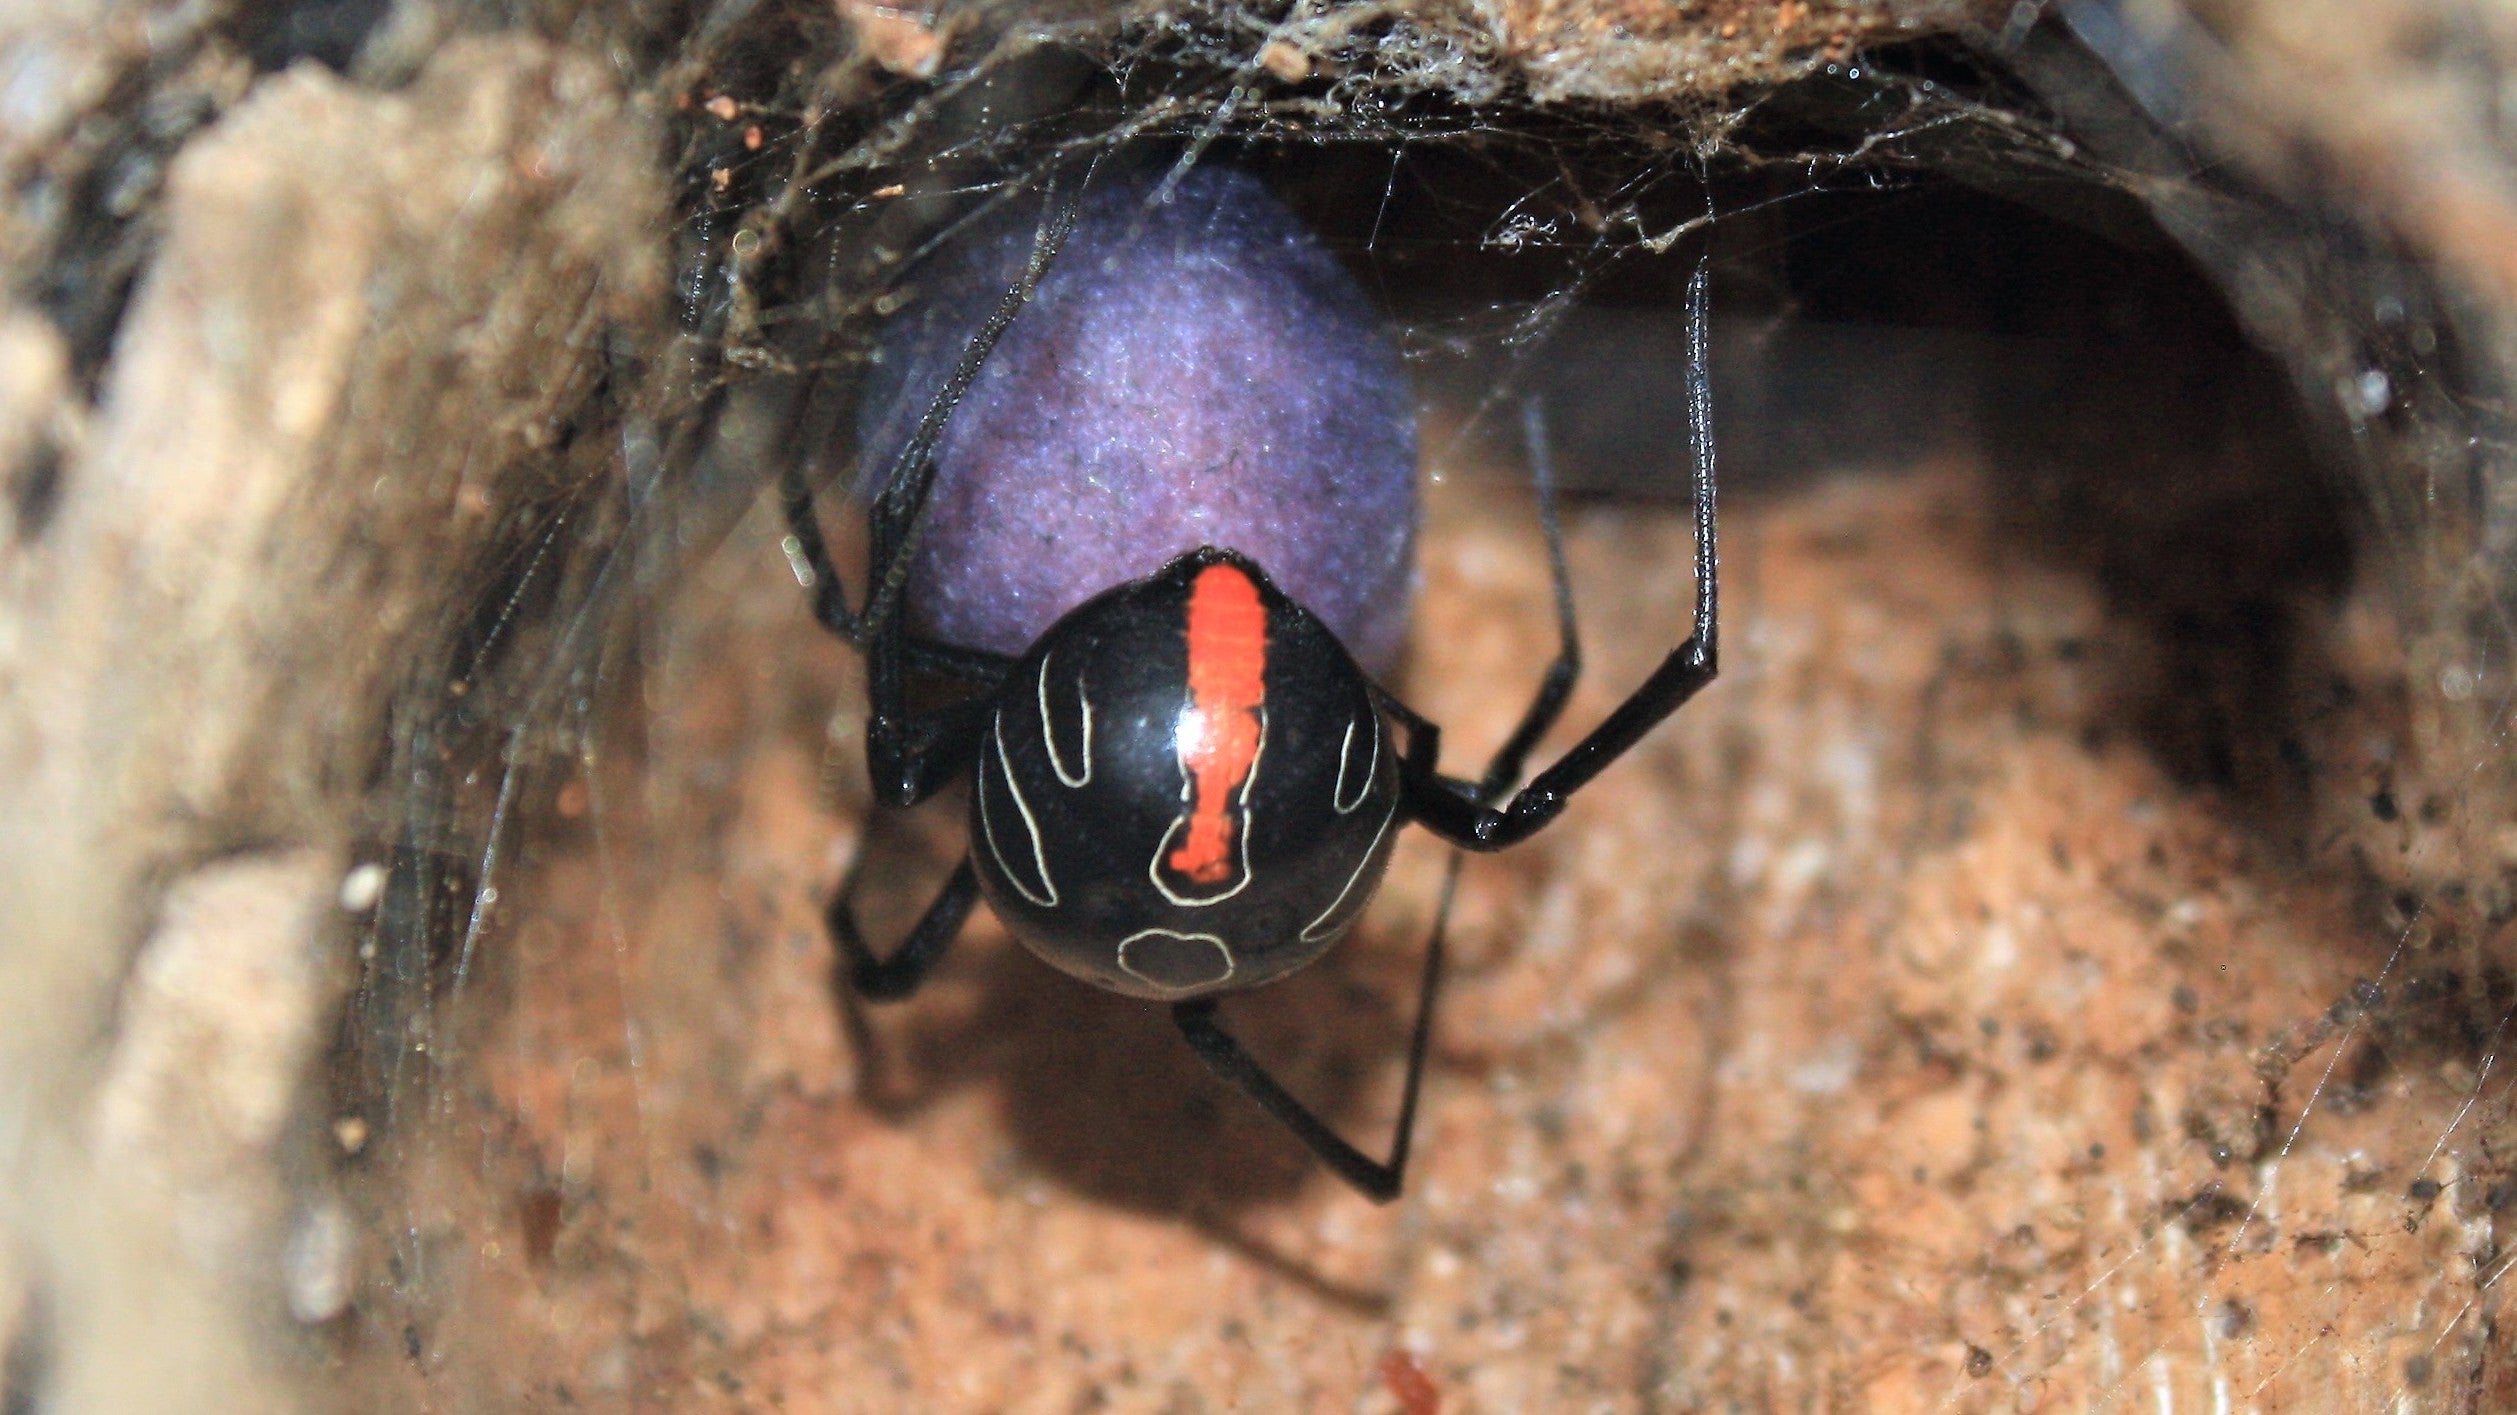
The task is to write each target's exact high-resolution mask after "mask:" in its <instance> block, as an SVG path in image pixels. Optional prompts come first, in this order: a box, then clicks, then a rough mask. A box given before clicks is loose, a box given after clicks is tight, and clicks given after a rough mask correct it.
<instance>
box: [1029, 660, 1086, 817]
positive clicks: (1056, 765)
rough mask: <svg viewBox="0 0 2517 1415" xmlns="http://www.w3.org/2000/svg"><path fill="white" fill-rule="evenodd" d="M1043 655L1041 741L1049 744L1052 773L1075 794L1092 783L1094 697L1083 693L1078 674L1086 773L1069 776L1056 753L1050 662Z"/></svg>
mask: <svg viewBox="0 0 2517 1415" xmlns="http://www.w3.org/2000/svg"><path fill="white" fill-rule="evenodd" d="M1050 657H1051V655H1048V654H1042V655H1041V656H1040V694H1039V696H1040V740H1041V741H1043V742H1046V743H1048V744H1049V770H1051V771H1054V772H1056V773H1057V779H1058V780H1059V781H1060V782H1061V783H1063V784H1064V785H1065V787H1066V788H1067V789H1068V790H1070V791H1072V790H1074V789H1075V788H1076V787H1079V786H1082V785H1084V784H1085V783H1087V782H1089V781H1091V780H1092V698H1091V697H1090V696H1089V695H1087V694H1086V693H1085V692H1084V678H1083V675H1082V674H1080V673H1079V674H1077V675H1075V701H1076V702H1078V703H1081V704H1082V705H1083V708H1084V753H1083V755H1084V770H1083V772H1082V773H1081V774H1080V775H1076V776H1069V775H1067V774H1066V762H1065V761H1064V760H1063V759H1062V758H1060V757H1059V756H1058V754H1057V728H1056V727H1055V726H1054V725H1052V724H1051V723H1050V721H1049V659H1050Z"/></svg>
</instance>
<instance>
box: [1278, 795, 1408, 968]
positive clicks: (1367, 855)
mask: <svg viewBox="0 0 2517 1415" xmlns="http://www.w3.org/2000/svg"><path fill="white" fill-rule="evenodd" d="M1396 819H1398V798H1397V797H1396V796H1392V797H1391V798H1390V810H1389V814H1387V815H1385V816H1383V817H1381V828H1380V829H1379V830H1376V831H1374V832H1372V845H1371V848H1369V849H1367V850H1365V851H1364V852H1363V858H1362V859H1360V860H1357V861H1356V862H1355V872H1354V873H1353V874H1350V875H1348V876H1346V887H1345V888H1344V889H1341V890H1339V891H1337V897H1336V898H1335V899H1332V900H1330V901H1329V905H1328V907H1327V908H1326V909H1323V910H1321V911H1320V917H1318V918H1316V919H1313V920H1312V921H1311V922H1309V923H1307V924H1305V925H1303V926H1302V941H1303V942H1304V943H1317V942H1318V941H1319V940H1321V939H1323V938H1325V937H1327V936H1328V930H1327V924H1328V921H1329V920H1331V919H1334V918H1336V917H1337V911H1338V910H1340V909H1343V908H1345V907H1346V896H1347V895H1349V894H1352V893H1354V892H1355V881H1357V880H1359V879H1362V878H1363V872H1364V871H1365V870H1367V869H1370V868H1371V867H1372V857H1373V856H1375V855H1378V854H1379V853H1381V838H1382V837H1383V836H1386V835H1388V834H1389V833H1390V822H1391V821H1394V820H1396Z"/></svg>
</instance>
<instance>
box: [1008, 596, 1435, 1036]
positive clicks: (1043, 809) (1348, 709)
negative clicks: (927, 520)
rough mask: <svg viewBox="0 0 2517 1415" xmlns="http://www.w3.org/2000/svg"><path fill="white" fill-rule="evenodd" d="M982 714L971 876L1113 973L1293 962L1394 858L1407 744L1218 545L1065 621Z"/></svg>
mask: <svg viewBox="0 0 2517 1415" xmlns="http://www.w3.org/2000/svg"><path fill="white" fill-rule="evenodd" d="M1245 629H1246V630H1255V631H1256V632H1255V633H1239V632H1236V631H1237V630H1245ZM1201 689H1202V690H1203V691H1201ZM986 731H987V736H986V740H985V741H983V742H982V743H981V744H980V748H979V759H978V763H977V784H976V787H975V789H973V790H972V791H971V793H970V844H971V854H972V858H973V859H974V860H975V861H976V862H977V866H978V874H979V885H980V890H981V892H982V893H983V894H984V895H985V896H986V897H987V901H988V905H989V907H990V908H992V909H994V910H995V911H996V915H997V917H998V918H1000V919H1003V920H1004V921H1005V926H1006V927H1007V928H1009V929H1011V930H1012V931H1013V932H1014V934H1015V936H1016V937H1018V938H1020V939H1021V940H1022V941H1023V942H1024V943H1025V944H1026V945H1028V946H1029V947H1030V948H1031V951H1032V952H1034V953H1036V954H1038V955H1040V957H1041V958H1042V959H1044V960H1046V961H1047V962H1048V963H1049V964H1050V965H1051V966H1053V967H1056V968H1058V969H1060V970H1062V971H1064V972H1067V973H1071V974H1073V975H1074V976H1076V977H1079V978H1082V979H1083V980H1085V981H1086V982H1089V983H1095V984H1098V985H1099V986H1101V987H1105V988H1108V989H1110V990H1111V991H1113V992H1121V993H1126V994H1128V995H1129V996H1131V997H1142V998H1150V999H1153V1000H1156V1001H1162V1002H1177V1001H1181V1000H1184V999H1188V998H1198V997H1207V996H1211V995H1214V994H1217V993H1222V992H1228V991H1236V990H1238V989H1241V988H1249V987H1256V986H1258V985H1259V984H1261V983H1265V982H1270V981H1273V980H1274V979H1276V978H1280V977H1283V976H1284V975H1285V974H1287V973H1289V972H1292V971H1293V970H1294V969H1296V968H1299V967H1301V966H1302V965H1303V964H1305V963H1308V962H1310V961H1311V960H1312V959H1314V958H1317V957H1319V956H1320V954H1322V953H1323V952H1326V951H1327V949H1328V947H1329V945H1331V944H1333V943H1335V942H1336V941H1337V939H1338V938H1339V936H1340V935H1342V934H1344V933H1345V931H1346V928H1347V926H1348V925H1349V924H1351V923H1353V922H1354V917H1355V915H1356V914H1357V913H1359V912H1361V910H1362V908H1363V905H1364V902H1365V901H1366V900H1368V899H1370V898H1371V897H1372V891H1373V889H1374V887H1375V886H1377V885H1378V884H1379V883H1380V876H1381V870H1382V867H1383V866H1385V865H1386V864H1387V863H1388V862H1389V847H1390V839H1391V836H1392V835H1393V834H1394V832H1393V830H1392V826H1393V825H1395V823H1396V816H1397V812H1398V796H1399V787H1398V779H1399V773H1398V762H1397V759H1396V756H1397V754H1396V753H1395V752H1394V751H1392V750H1391V749H1390V745H1389V737H1390V732H1389V729H1388V728H1387V727H1386V726H1385V725H1384V723H1383V722H1382V718H1381V714H1380V711H1379V709H1378V708H1376V707H1375V706H1374V705H1373V701H1372V692H1371V687H1370V685H1369V684H1368V683H1367V682H1366V681H1365V679H1364V676H1363V673H1362V671H1361V670H1359V669H1358V668H1356V667H1355V663H1354V660H1353V659H1351V658H1349V657H1348V656H1347V654H1346V650H1345V648H1344V647H1343V646H1342V645H1340V644H1339V643H1338V642H1337V639H1336V638H1335V637H1334V636H1333V635H1331V634H1330V633H1329V632H1328V629H1327V627H1326V626H1324V625H1322V624H1321V623H1320V621H1319V620H1318V619H1317V618H1315V617H1314V616H1313V615H1312V614H1311V612H1310V611H1309V610H1307V609H1304V608H1303V607H1302V606H1300V605H1298V604H1296V603H1294V602H1293V601H1292V600H1290V599H1287V598H1285V597H1284V596H1283V595H1282V594H1280V593H1278V592H1277V590H1276V587H1275V586H1274V585H1272V584H1270V583H1269V582H1268V580H1267V576H1266V575H1265V573H1263V572H1262V571H1260V569H1259V568H1258V567H1257V566H1256V565H1254V564H1252V563H1251V562H1250V561H1248V560H1246V559H1244V558H1242V557H1241V556H1239V555H1236V554H1234V553H1232V552H1231V551H1228V550H1216V549H1213V548H1211V547H1210V548H1204V549H1199V550H1195V551H1192V552H1190V553H1188V554H1186V555H1183V556H1181V557H1179V558H1178V559H1177V560H1174V561H1172V562H1171V563H1170V564H1169V565H1167V566H1165V567H1164V568H1163V569H1162V570H1161V571H1159V572H1158V573H1156V574H1155V575H1154V576H1152V577H1151V578H1149V579H1144V580H1137V581H1134V582H1132V583H1129V584H1125V585H1121V586H1119V587H1118V588H1116V589H1113V590H1110V591H1108V592H1107V593H1104V594H1102V595H1101V596H1099V597H1098V598H1096V599H1093V600H1091V601H1090V602H1088V603H1086V604H1084V605H1083V606H1081V607H1080V608H1078V609H1076V610H1075V611H1074V612H1072V613H1070V614H1068V615H1067V616H1066V617H1065V618H1064V619H1061V620H1059V621H1058V623H1057V624H1056V625H1055V626H1054V627H1053V628H1051V629H1050V630H1049V632H1048V633H1047V634H1045V635H1043V636H1042V638H1041V640H1040V642H1039V643H1038V644H1036V645H1034V646H1033V647H1032V650H1031V651H1030V652H1029V653H1027V654H1025V655H1024V656H1023V657H1022V658H1021V659H1019V660H1017V661H1016V662H1015V664H1014V668H1013V671H1012V672H1011V673H1009V674H1008V675H1006V680H1005V686H1004V687H1002V688H1000V689H999V690H998V691H997V694H996V699H995V707H994V710H993V711H992V712H990V714H989V716H988V725H987V729H986Z"/></svg>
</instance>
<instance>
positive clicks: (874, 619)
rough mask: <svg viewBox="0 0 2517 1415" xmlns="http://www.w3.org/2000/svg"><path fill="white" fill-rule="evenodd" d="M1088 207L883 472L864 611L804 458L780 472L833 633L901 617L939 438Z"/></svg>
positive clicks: (1060, 216)
mask: <svg viewBox="0 0 2517 1415" xmlns="http://www.w3.org/2000/svg"><path fill="white" fill-rule="evenodd" d="M1080 209H1081V208H1080V207H1079V206H1078V204H1077V203H1075V202H1068V203H1067V204H1066V206H1065V207H1064V208H1063V209H1062V210H1060V211H1059V212H1058V213H1057V214H1056V215H1055V216H1054V217H1052V218H1050V220H1049V222H1048V224H1047V225H1045V226H1043V227H1042V228H1041V230H1040V235H1039V237H1038V239H1037V240H1035V241H1034V242H1033V243H1032V249H1031V261H1030V264H1028V265H1027V266H1025V267H1024V270H1023V275H1022V278H1021V279H1020V280H1017V281H1015V282H1014V284H1013V285H1012V286H1011V287H1010V288H1008V289H1007V290H1006V292H1005V295H1004V298H1003V299H1000V300H999V301H997V305H996V309H995V310H994V311H992V312H991V313H990V314H989V315H988V318H987V322H986V323H984V324H982V325H980V326H979V329H978V331H977V332H976V333H974V334H972V335H971V336H970V342H969V343H968V344H967V345H965V346H963V348H962V352H961V358H960V360H959V362H957V363H955V364H954V365H953V371H952V373H951V374H950V375H949V376H948V377H946V378H945V380H944V386H943V387H942V388H940V389H938V390H937V391H936V394H935V398H934V400H933V401H932V402H930V403H928V404H927V408H926V412H925V414H924V415H922V416H921V417H920V418H919V419H918V426H917V429H916V430H915V431H914V432H912V433H911V434H910V435H909V440H908V441H907V442H905V443H902V444H901V447H900V451H899V452H898V453H897V454H896V455H895V456H894V457H893V458H892V463H891V470H890V471H888V472H886V473H885V474H884V476H883V485H882V490H881V491H879V492H877V493H875V496H874V503H873V505H872V506H871V507H870V508H869V509H868V511H867V517H866V520H867V525H868V527H869V528H870V529H871V530H872V532H873V535H872V539H873V568H872V571H871V572H870V573H871V574H872V576H873V579H874V584H873V586H872V587H871V589H870V592H869V593H868V595H867V597H866V602H865V607H864V608H863V609H861V610H850V609H849V608H848V593H847V588H846V585H845V582H844V581H843V580H842V578H841V577H840V574H839V569H838V567H837V566H836V565H834V564H832V563H831V559H830V548H829V545H828V543H827V541H826V540H825V539H824V538H823V536H822V529H821V518H820V516H819V514H818V513H817V511H816V509H815V505H814V496H813V487H812V483H811V482H810V481H809V480H807V478H806V475H805V471H804V468H803V467H802V466H801V465H800V464H796V463H790V464H789V465H788V466H787V467H786V468H785V469H784V470H783V471H782V472H781V473H780V474H779V478H778V492H779V496H778V500H779V506H780V508H781V509H782V510H783V511H784V512H785V514H786V520H787V534H788V536H789V538H790V539H791V540H792V541H793V544H792V545H791V546H790V547H789V553H790V554H791V555H793V556H794V557H795V558H796V559H797V560H799V561H801V562H802V563H803V565H804V567H805V568H806V569H807V570H809V571H810V572H811V573H812V577H813V584H812V592H813V617H814V618H816V619H818V620H820V621H821V624H822V627H823V628H825V629H828V630H829V631H830V632H831V633H833V634H836V635H838V636H839V637H840V638H843V639H845V640H847V641H848V642H849V643H851V644H854V645H856V646H857V647H858V648H865V647H866V646H867V645H868V643H869V641H871V640H872V639H873V637H874V636H875V635H877V634H880V633H882V632H884V630H885V628H886V627H887V626H888V625H890V624H891V623H892V622H893V621H894V620H895V619H896V618H897V617H898V611H899V608H900V595H901V592H902V590H903V589H905V588H906V587H907V585H908V582H909V564H910V559H911V557H912V556H913V555H914V554H915V552H916V550H917V544H918V536H919V533H920V529H921V525H922V521H923V515H922V513H923V512H924V511H925V509H926V499H927V496H928V494H929V493H930V492H932V491H933V490H934V488H935V444H936V443H938V442H940V441H941V440H943V436H944V427H945V425H946V424H947V423H949V422H950V421H951V420H952V416H953V410H954V409H956V408H958V407H960V406H961V400H962V399H963V398H964V397H965V396H967V395H968V394H969V392H970V385H971V384H973V383H975V382H977V381H978V378H979V370H980V369H981V368H982V367H984V366H985V365H986V363H987V361H988V355H990V354H992V353H994V352H995V351H996V343H997V340H999V339H1001V338H1003V337H1004V335H1005V331H1006V330H1007V329H1008V328H1010V327H1011V326H1012V325H1013V323H1014V317H1015V316H1016V315H1019V314H1021V313H1022V307H1023V306H1024V305H1025V304H1026V303H1028V302H1029V301H1030V299H1031V296H1032V293H1033V292H1034V291H1035V290H1036V289H1037V288H1038V287H1039V284H1040V278H1041V276H1043V275H1045V274H1047V273H1048V269H1049V263H1050V262H1051V261H1052V260H1054V259H1056V257H1057V253H1058V248H1059V247H1061V246H1063V245H1065V244H1066V237H1067V235H1068V233H1070V232H1072V231H1073V230H1074V229H1075V218H1076V214H1077V212H1078V211H1079V210H1080Z"/></svg>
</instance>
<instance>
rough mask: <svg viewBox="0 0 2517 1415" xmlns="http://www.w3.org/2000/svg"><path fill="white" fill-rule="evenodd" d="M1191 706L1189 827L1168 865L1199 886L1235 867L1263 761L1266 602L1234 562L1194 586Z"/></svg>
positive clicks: (1185, 751)
mask: <svg viewBox="0 0 2517 1415" xmlns="http://www.w3.org/2000/svg"><path fill="white" fill-rule="evenodd" d="M1188 640H1189V707H1190V710H1191V714H1192V715H1193V716H1194V718H1195V719H1196V720H1195V722H1193V723H1191V722H1184V723H1182V724H1181V727H1182V731H1181V733H1180V769H1181V770H1182V771H1185V772H1187V773H1188V787H1189V800H1188V807H1189V812H1188V815H1189V821H1188V831H1187V833H1186V834H1185V835H1184V836H1182V837H1181V840H1180V843H1179V844H1178V845H1177V846H1175V847H1173V848H1172V851H1171V855H1170V858H1169V859H1167V860H1165V861H1164V864H1165V865H1166V866H1167V867H1168V868H1169V869H1170V870H1171V872H1172V873H1174V874H1177V875H1180V876H1182V877H1183V878H1186V879H1189V880H1193V881H1195V882H1197V883H1199V884H1215V883H1217V882H1219V881H1221V880H1224V879H1226V878H1229V877H1230V876H1231V874H1232V870H1233V863H1234V862H1233V846H1234V844H1235V842H1236V840H1237V838H1238V834H1239V830H1240V822H1239V821H1238V819H1237V817H1236V813H1235V811H1234V809H1233V808H1234V806H1235V805H1236V804H1237V803H1238V800H1239V797H1240V795H1241V791H1242V788H1243V787H1244V786H1246V785H1247V784H1248V783H1249V779H1250V770H1251V768H1252V767H1253V766H1255V765H1256V764H1257V762H1258V751H1259V703H1260V701H1261V700H1262V698H1263V697H1264V696H1265V691H1266V690H1265V687H1264V682H1265V677H1266V672H1267V607H1266V606H1265V605H1263V604H1261V603H1259V595H1258V586H1257V585H1256V584H1254V583H1252V582H1251V580H1250V577H1249V576H1248V575H1247V574H1245V573H1243V572H1242V571H1241V570H1240V569H1238V568H1236V567H1234V566H1231V565H1209V566H1207V567H1206V568H1205V569H1203V570H1200V571H1199V572H1198V573H1197V578H1196V579H1195V580H1194V581H1192V582H1191V583H1190V585H1189V622H1188Z"/></svg>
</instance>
